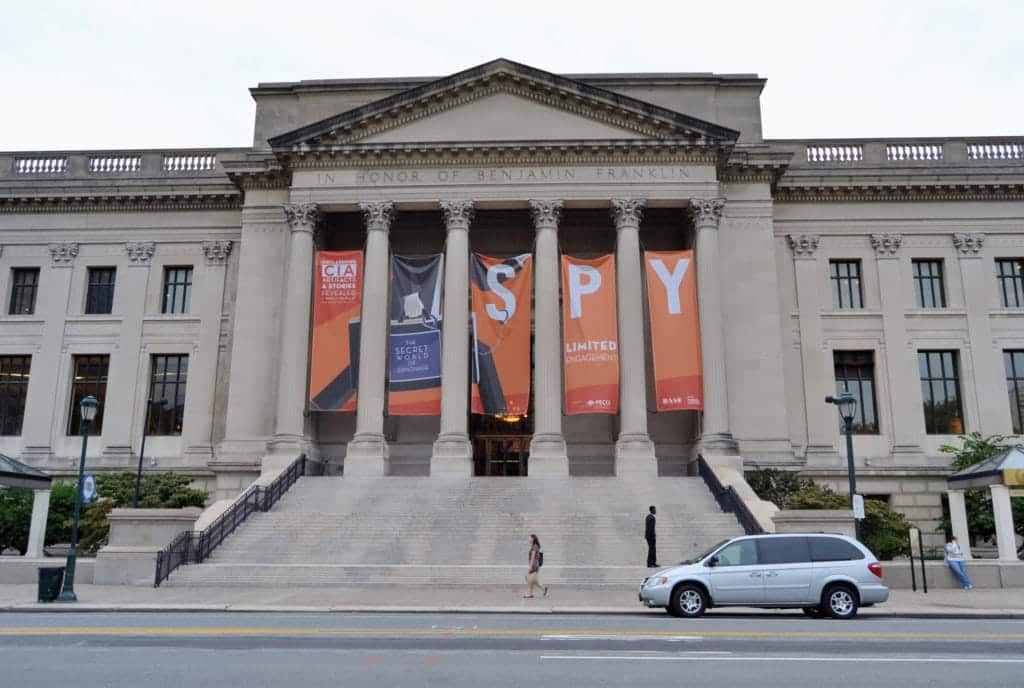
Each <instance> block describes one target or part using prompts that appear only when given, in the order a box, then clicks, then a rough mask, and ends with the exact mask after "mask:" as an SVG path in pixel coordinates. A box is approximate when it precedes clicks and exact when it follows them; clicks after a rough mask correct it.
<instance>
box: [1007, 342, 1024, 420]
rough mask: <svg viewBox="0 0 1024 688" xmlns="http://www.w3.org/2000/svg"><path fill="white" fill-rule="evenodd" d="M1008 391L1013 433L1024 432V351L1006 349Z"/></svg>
mask: <svg viewBox="0 0 1024 688" xmlns="http://www.w3.org/2000/svg"><path fill="white" fill-rule="evenodd" d="M1003 365H1004V366H1005V367H1006V392H1007V394H1009V395H1010V415H1011V416H1013V434H1014V435H1020V434H1024V422H1021V418H1022V417H1024V351H1004V352H1003Z"/></svg>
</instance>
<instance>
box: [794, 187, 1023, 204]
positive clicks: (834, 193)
mask: <svg viewBox="0 0 1024 688" xmlns="http://www.w3.org/2000/svg"><path fill="white" fill-rule="evenodd" d="M774 198H775V201H776V202H839V203H842V202H851V201H1020V200H1024V183H1019V182H1007V183H1001V182H994V183H978V184H953V183H949V184H943V183H936V184H896V183H891V184H886V183H879V184H870V185H865V184H839V183H836V184H827V185H825V184H819V185H813V186H812V185H807V186H796V185H789V184H786V185H782V184H780V185H778V186H777V187H776V189H775V193H774Z"/></svg>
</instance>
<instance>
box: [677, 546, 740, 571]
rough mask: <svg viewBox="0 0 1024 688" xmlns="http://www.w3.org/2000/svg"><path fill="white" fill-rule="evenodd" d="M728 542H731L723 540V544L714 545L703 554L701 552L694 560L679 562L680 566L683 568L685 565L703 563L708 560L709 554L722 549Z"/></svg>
mask: <svg viewBox="0 0 1024 688" xmlns="http://www.w3.org/2000/svg"><path fill="white" fill-rule="evenodd" d="M727 542H729V540H722V541H721V542H717V543H715V544H714V545H712V546H711V547H708V548H707V549H706V550H704V551H703V552H701V553H700V554H698V555H697V556H695V557H694V558H693V559H687V560H686V561H681V562H679V565H680V566H682V565H684V564H696V563H697V562H698V561H702V560H703V559H706V558H707V557H708V555H709V554H711V553H712V552H714V551H715V550H716V549H718V548H719V547H721V546H722V545H724V544H725V543H727Z"/></svg>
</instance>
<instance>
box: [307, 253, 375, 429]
mask: <svg viewBox="0 0 1024 688" xmlns="http://www.w3.org/2000/svg"><path fill="white" fill-rule="evenodd" d="M316 266H317V269H316V273H315V277H314V279H315V283H314V288H313V345H312V353H311V356H310V374H309V408H310V410H311V411H355V409H356V387H357V385H358V382H359V363H358V361H359V322H360V309H361V308H362V291H363V254H362V251H318V252H317V254H316Z"/></svg>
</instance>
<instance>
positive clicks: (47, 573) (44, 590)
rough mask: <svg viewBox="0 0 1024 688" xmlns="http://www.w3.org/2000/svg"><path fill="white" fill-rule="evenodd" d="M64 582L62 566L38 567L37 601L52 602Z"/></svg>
mask: <svg viewBox="0 0 1024 688" xmlns="http://www.w3.org/2000/svg"><path fill="white" fill-rule="evenodd" d="M63 584H64V567H63V566H49V567H46V568H41V569H39V601H40V602H53V601H54V600H56V599H57V596H58V595H60V588H61V586H62V585H63Z"/></svg>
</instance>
